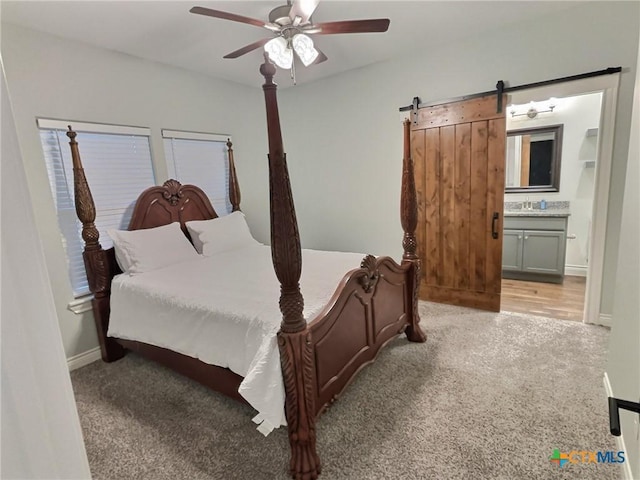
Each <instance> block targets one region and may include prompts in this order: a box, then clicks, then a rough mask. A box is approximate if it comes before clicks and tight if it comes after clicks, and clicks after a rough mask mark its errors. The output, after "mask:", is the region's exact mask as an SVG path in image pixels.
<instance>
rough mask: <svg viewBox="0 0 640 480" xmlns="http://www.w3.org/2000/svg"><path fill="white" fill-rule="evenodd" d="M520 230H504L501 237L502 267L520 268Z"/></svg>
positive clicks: (521, 232) (510, 269)
mask: <svg viewBox="0 0 640 480" xmlns="http://www.w3.org/2000/svg"><path fill="white" fill-rule="evenodd" d="M523 236H524V234H523V231H522V230H504V233H503V237H502V269H503V270H508V271H514V270H517V271H520V270H522V243H523Z"/></svg>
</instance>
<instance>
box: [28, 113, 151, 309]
mask: <svg viewBox="0 0 640 480" xmlns="http://www.w3.org/2000/svg"><path fill="white" fill-rule="evenodd" d="M69 124H71V126H72V127H73V129H74V130H75V131H76V132H78V136H77V138H76V140H77V141H78V144H79V148H80V156H81V158H82V164H83V167H84V171H85V175H86V177H87V182H88V183H89V186H90V188H91V193H92V195H93V200H94V202H95V205H96V221H95V224H96V227H97V228H98V231H99V232H100V243H101V245H102V247H103V248H105V249H106V248H110V247H111V246H112V243H111V239H110V238H109V236H108V235H107V233H106V231H107V229H110V228H118V229H126V228H127V226H128V225H129V220H130V219H131V214H132V211H133V205H134V203H135V201H136V199H137V198H138V196H139V195H140V193H141V192H142V191H143V190H144V189H146V188H149V187H150V186H152V185H154V184H155V180H154V174H153V166H152V163H151V148H150V146H149V133H150V132H149V129H147V128H137V127H122V126H117V125H103V124H90V123H80V122H62V121H58V120H48V119H38V127H39V128H40V141H41V143H42V149H43V151H44V158H45V163H46V165H47V172H48V174H49V185H50V186H51V193H52V195H53V200H54V202H55V206H56V211H57V213H58V225H59V227H60V232H61V234H62V239H63V243H64V247H65V251H66V253H67V258H68V261H69V277H70V279H71V286H72V289H73V293H74V295H75V296H76V297H79V296H82V295H86V294H87V293H89V286H88V284H87V278H86V275H85V270H84V262H83V259H82V251H83V249H84V242H83V240H82V237H81V232H82V225H81V224H80V222H79V220H78V219H77V216H76V211H75V204H74V192H73V166H72V161H71V150H70V148H69V145H68V144H69V138H68V137H67V136H66V131H67V125H69Z"/></svg>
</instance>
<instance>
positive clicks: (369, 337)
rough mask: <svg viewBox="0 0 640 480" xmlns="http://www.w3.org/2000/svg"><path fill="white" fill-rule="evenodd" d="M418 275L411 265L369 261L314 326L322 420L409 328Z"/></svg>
mask: <svg viewBox="0 0 640 480" xmlns="http://www.w3.org/2000/svg"><path fill="white" fill-rule="evenodd" d="M412 275H413V272H412V265H411V264H410V263H405V264H404V265H398V264H397V263H396V262H395V261H393V260H392V259H391V258H389V257H381V258H378V259H376V258H374V257H372V256H368V257H366V258H365V259H364V260H363V261H362V268H360V269H357V270H353V271H351V272H349V273H348V274H347V275H346V276H345V277H344V280H343V281H342V283H341V284H340V286H339V288H338V289H337V291H336V293H335V294H334V296H333V298H332V299H331V301H330V302H329V304H328V305H327V306H326V307H325V309H324V310H323V311H322V312H320V313H319V314H318V315H317V316H316V317H315V318H314V319H312V320H310V322H309V330H310V331H311V348H312V351H313V362H314V366H315V382H314V383H315V389H316V402H315V408H316V412H317V414H318V415H319V414H320V413H322V412H323V411H324V410H325V409H326V408H327V407H328V406H330V404H331V403H333V402H334V401H335V400H336V398H337V397H338V396H339V395H340V394H341V393H342V391H343V390H344V389H345V388H346V386H347V385H348V384H349V383H351V381H352V380H353V378H354V377H355V375H356V374H357V373H358V372H359V371H360V370H361V369H362V368H363V367H364V366H366V365H367V364H369V363H371V362H373V361H374V360H375V358H376V356H377V355H378V352H379V351H380V349H381V348H382V347H383V346H384V345H386V344H387V343H388V342H389V341H391V340H392V339H393V338H395V337H396V336H397V335H398V334H400V333H402V332H403V331H404V330H405V329H406V328H407V326H408V325H409V323H410V320H411V316H412V314H413V310H412V309H413V292H412V283H411V282H412V281H413V279H412Z"/></svg>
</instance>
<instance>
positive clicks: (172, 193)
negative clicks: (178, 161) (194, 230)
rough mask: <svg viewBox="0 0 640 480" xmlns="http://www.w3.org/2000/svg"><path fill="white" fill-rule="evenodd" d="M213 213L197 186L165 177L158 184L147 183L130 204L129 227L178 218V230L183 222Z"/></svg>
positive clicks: (158, 224) (162, 222)
mask: <svg viewBox="0 0 640 480" xmlns="http://www.w3.org/2000/svg"><path fill="white" fill-rule="evenodd" d="M217 217H218V214H217V213H216V211H215V209H214V208H213V206H212V205H211V202H210V201H209V198H208V197H207V195H206V194H205V193H204V192H203V191H202V190H201V189H200V188H198V187H196V186H195V185H182V184H181V183H180V182H178V181H177V180H167V181H166V182H164V185H162V186H161V187H150V188H147V189H146V190H145V191H144V192H142V193H141V194H140V196H139V197H138V200H137V201H136V204H135V206H134V208H133V214H132V215H131V221H130V222H129V230H140V229H143V228H154V227H160V226H162V225H168V224H170V223H173V222H180V226H181V227H182V231H183V232H185V233H186V226H185V223H186V222H190V221H192V220H210V219H212V218H217Z"/></svg>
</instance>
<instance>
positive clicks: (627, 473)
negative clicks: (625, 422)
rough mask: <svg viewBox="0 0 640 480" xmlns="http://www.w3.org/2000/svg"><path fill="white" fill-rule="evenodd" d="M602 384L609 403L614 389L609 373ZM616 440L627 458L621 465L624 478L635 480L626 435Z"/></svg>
mask: <svg viewBox="0 0 640 480" xmlns="http://www.w3.org/2000/svg"><path fill="white" fill-rule="evenodd" d="M602 383H604V390H605V392H606V394H607V402H608V398H609V397H613V396H614V395H613V389H612V388H611V383H610V382H609V375H607V372H604V376H603V378H602ZM614 438H615V439H616V446H617V448H618V451H620V450H622V451H623V452H625V456H626V457H627V461H626V462H624V463H621V464H620V468H622V472H623V473H622V478H623V479H624V480H634V479H633V476H632V472H631V464H630V463H629V460H628V458H629V457H628V456H627V455H626V452H627V447H626V446H625V444H624V433H623V434H622V435H620V436H619V437H614Z"/></svg>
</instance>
